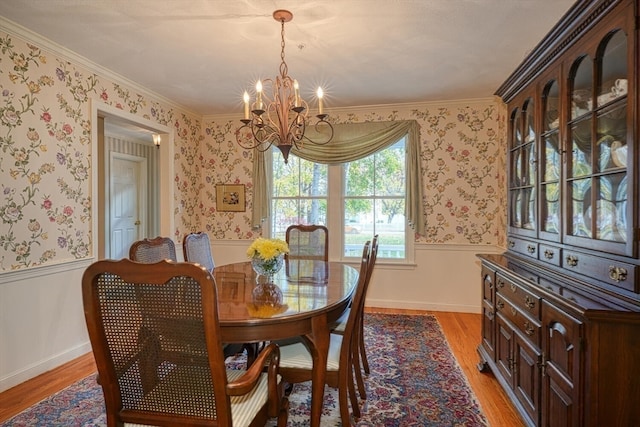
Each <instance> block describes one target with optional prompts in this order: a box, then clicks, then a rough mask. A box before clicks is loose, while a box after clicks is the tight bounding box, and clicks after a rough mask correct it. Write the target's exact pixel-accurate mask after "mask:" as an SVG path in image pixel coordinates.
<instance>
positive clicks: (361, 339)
mask: <svg viewBox="0 0 640 427" xmlns="http://www.w3.org/2000/svg"><path fill="white" fill-rule="evenodd" d="M363 317H364V316H361V317H360V328H359V329H360V331H359V333H358V334H359V335H360V336H359V337H358V344H359V346H360V356H361V357H360V358H361V359H362V367H363V368H364V372H365V373H366V374H367V375H369V373H370V371H369V361H368V360H367V350H366V349H365V345H364V319H363ZM365 399H366V398H365Z"/></svg>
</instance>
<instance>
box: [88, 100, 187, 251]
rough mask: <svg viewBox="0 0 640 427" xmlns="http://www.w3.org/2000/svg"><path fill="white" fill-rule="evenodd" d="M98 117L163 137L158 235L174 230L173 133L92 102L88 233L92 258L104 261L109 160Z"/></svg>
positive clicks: (160, 160)
mask: <svg viewBox="0 0 640 427" xmlns="http://www.w3.org/2000/svg"><path fill="white" fill-rule="evenodd" d="M99 117H104V118H109V117H111V118H115V119H117V120H119V121H124V122H126V123H128V124H131V125H134V126H137V127H140V128H142V129H146V130H148V131H150V132H153V133H157V134H160V135H162V142H161V144H160V147H159V148H158V150H159V155H160V157H159V161H158V167H159V172H160V176H159V182H158V187H159V189H160V191H159V209H158V213H159V218H158V219H159V226H160V235H162V236H172V235H173V230H174V229H175V218H174V216H173V211H174V193H175V187H174V183H173V175H174V165H173V161H172V159H173V155H174V132H173V130H172V129H171V128H170V127H168V126H165V125H161V124H158V123H155V122H152V121H151V120H148V119H145V118H143V117H140V116H136V115H135V114H131V113H127V112H126V111H123V110H120V109H118V108H115V107H111V106H109V105H106V104H103V103H100V102H98V101H95V100H92V101H91V158H92V159H94V161H93V162H92V168H91V178H92V184H91V200H92V201H93V202H92V206H91V218H92V219H91V221H92V224H91V229H92V235H93V237H94V238H93V240H92V245H91V246H92V248H91V249H92V257H93V258H94V259H103V258H106V255H105V248H106V246H107V245H106V239H108V237H107V236H108V229H107V228H106V227H107V223H108V221H106V220H105V216H107V215H108V213H106V212H105V197H106V190H105V186H107V185H108V177H107V176H106V174H105V171H106V170H107V168H106V166H107V164H106V163H107V162H109V158H108V156H106V155H105V153H104V127H103V126H102V125H103V124H104V122H103V121H102V120H99V119H98V118H99Z"/></svg>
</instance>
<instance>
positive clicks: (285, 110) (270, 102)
mask: <svg viewBox="0 0 640 427" xmlns="http://www.w3.org/2000/svg"><path fill="white" fill-rule="evenodd" d="M273 19H275V20H276V21H279V22H280V23H281V25H282V30H281V31H280V37H281V38H280V40H281V42H280V46H281V47H282V50H281V53H280V58H281V60H282V62H281V63H280V75H279V76H277V77H276V78H275V80H272V79H265V80H264V81H260V80H258V82H257V83H256V99H255V101H254V102H253V103H251V104H250V102H251V99H250V97H249V94H248V93H247V92H246V91H245V92H244V97H243V98H244V99H243V100H244V119H242V120H241V122H242V123H243V125H242V126H241V127H240V128H238V130H236V141H237V142H238V144H239V145H240V146H241V147H243V148H247V149H251V148H257V149H258V150H260V151H266V150H268V149H269V148H270V147H271V146H272V145H275V146H276V147H278V149H279V150H280V151H281V152H282V157H283V158H284V162H285V163H287V162H288V158H289V151H290V150H291V147H296V149H301V148H302V147H303V145H304V143H306V142H310V143H313V144H318V145H324V144H326V143H328V142H329V141H331V139H333V126H331V123H329V122H328V121H327V120H326V118H327V115H326V114H324V113H323V105H322V97H323V92H322V88H318V91H317V96H318V114H317V115H316V118H317V119H318V121H317V122H316V124H315V130H316V132H317V134H318V135H319V137H320V138H321V139H320V140H319V141H314V140H312V139H310V138H309V137H308V136H305V132H306V130H307V124H308V121H309V120H310V118H309V117H308V112H309V105H308V104H307V103H306V101H305V100H304V99H302V98H301V97H300V88H299V86H298V81H297V80H294V79H292V78H291V77H290V76H289V75H288V74H287V72H288V67H287V63H286V62H285V60H284V23H285V22H289V21H291V20H292V19H293V14H292V13H291V12H289V11H288V10H276V11H275V12H273ZM263 85H264V86H265V87H266V86H270V87H271V91H272V95H271V97H270V96H269V95H268V94H267V93H265V92H264V90H263V89H264V88H263Z"/></svg>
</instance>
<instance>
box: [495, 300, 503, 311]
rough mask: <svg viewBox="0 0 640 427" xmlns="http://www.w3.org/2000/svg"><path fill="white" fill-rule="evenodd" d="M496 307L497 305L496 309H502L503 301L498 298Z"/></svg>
mask: <svg viewBox="0 0 640 427" xmlns="http://www.w3.org/2000/svg"><path fill="white" fill-rule="evenodd" d="M496 307H498V310H502V309H503V308H504V301H502V300H500V299H499V300H498V302H497V303H496Z"/></svg>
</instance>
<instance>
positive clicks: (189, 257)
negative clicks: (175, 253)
mask: <svg viewBox="0 0 640 427" xmlns="http://www.w3.org/2000/svg"><path fill="white" fill-rule="evenodd" d="M182 251H183V253H184V260H185V261H187V262H197V263H198V264H200V265H201V266H203V267H204V268H206V269H207V270H209V271H213V269H214V268H215V266H216V264H215V262H214V261H213V255H212V254H211V242H210V241H209V235H208V234H207V233H203V232H199V233H190V234H187V235H186V236H184V240H183V241H182Z"/></svg>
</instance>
